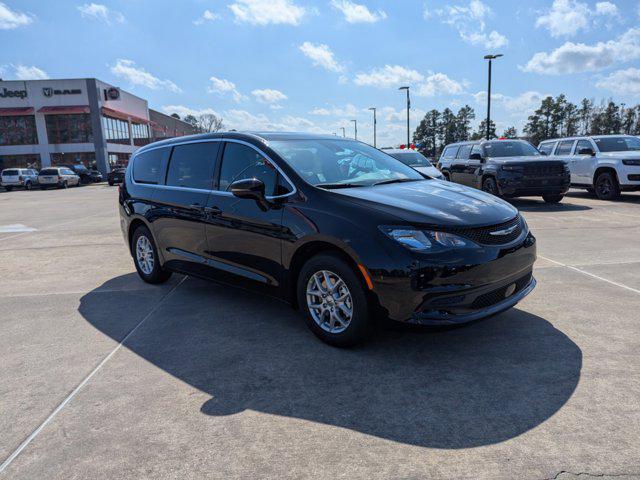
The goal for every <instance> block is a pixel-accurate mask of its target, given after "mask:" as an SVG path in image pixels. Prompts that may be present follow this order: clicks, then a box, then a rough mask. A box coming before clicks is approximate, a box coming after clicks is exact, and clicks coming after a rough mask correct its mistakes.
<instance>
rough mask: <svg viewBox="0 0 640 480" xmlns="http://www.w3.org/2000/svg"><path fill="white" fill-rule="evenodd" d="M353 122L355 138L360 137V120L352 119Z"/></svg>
mask: <svg viewBox="0 0 640 480" xmlns="http://www.w3.org/2000/svg"><path fill="white" fill-rule="evenodd" d="M351 121H352V122H353V139H354V140H357V139H358V120H351Z"/></svg>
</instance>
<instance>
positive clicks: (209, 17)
mask: <svg viewBox="0 0 640 480" xmlns="http://www.w3.org/2000/svg"><path fill="white" fill-rule="evenodd" d="M218 18H220V15H218V14H216V13H213V12H212V11H211V10H205V11H204V12H203V13H202V15H201V16H200V17H199V18H197V19H196V20H194V21H193V24H194V25H202V24H203V23H206V22H213V21H214V20H217V19H218Z"/></svg>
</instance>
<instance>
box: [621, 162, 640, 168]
mask: <svg viewBox="0 0 640 480" xmlns="http://www.w3.org/2000/svg"><path fill="white" fill-rule="evenodd" d="M622 163H624V164H625V165H632V166H634V167H640V160H622Z"/></svg>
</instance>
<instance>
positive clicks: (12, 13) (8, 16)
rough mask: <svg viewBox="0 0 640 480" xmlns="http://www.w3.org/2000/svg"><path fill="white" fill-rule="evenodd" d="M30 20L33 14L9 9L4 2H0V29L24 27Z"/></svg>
mask: <svg viewBox="0 0 640 480" xmlns="http://www.w3.org/2000/svg"><path fill="white" fill-rule="evenodd" d="M32 22H33V15H30V14H27V13H22V12H19V11H17V10H11V9H10V8H9V7H8V6H7V5H6V4H5V3H3V2H0V30H12V29H14V28H18V27H24V26H25V25H29V24H30V23H32Z"/></svg>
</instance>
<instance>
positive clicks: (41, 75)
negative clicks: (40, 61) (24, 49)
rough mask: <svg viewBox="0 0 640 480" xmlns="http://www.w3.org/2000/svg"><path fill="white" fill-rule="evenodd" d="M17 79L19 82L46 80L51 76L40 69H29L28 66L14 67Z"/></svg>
mask: <svg viewBox="0 0 640 480" xmlns="http://www.w3.org/2000/svg"><path fill="white" fill-rule="evenodd" d="M14 70H15V77H16V79H17V80H46V79H48V78H49V75H48V74H47V72H45V71H44V70H42V69H40V68H38V67H33V66H32V67H28V66H26V65H16V66H14Z"/></svg>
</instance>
